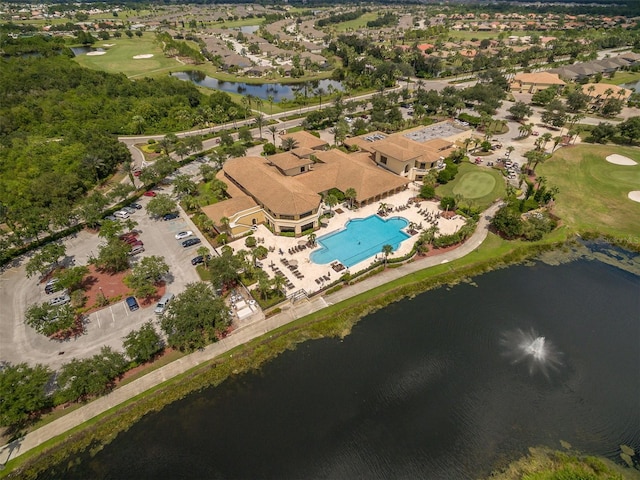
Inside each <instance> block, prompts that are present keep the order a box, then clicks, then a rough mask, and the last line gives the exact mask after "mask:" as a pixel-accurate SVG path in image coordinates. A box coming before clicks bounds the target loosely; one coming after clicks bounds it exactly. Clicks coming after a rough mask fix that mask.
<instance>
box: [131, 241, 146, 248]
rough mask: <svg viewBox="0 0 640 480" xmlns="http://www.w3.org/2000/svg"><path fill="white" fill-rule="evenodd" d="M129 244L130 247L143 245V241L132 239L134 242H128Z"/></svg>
mask: <svg viewBox="0 0 640 480" xmlns="http://www.w3.org/2000/svg"><path fill="white" fill-rule="evenodd" d="M129 245H131V247H132V248H136V247H142V246H144V243H143V242H142V240H134V242H133V243H130V244H129Z"/></svg>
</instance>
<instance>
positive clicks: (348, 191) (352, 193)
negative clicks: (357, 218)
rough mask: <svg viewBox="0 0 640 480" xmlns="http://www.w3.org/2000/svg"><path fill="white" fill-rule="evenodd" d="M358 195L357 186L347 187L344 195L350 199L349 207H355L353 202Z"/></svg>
mask: <svg viewBox="0 0 640 480" xmlns="http://www.w3.org/2000/svg"><path fill="white" fill-rule="evenodd" d="M357 196H358V194H357V192H356V189H355V188H347V189H346V190H345V192H344V197H345V198H346V199H347V200H349V207H350V208H353V202H354V200H355V199H356V197H357Z"/></svg>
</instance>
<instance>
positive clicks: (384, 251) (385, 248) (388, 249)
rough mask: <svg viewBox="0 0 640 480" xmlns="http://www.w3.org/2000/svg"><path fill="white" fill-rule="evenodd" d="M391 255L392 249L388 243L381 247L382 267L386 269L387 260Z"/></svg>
mask: <svg viewBox="0 0 640 480" xmlns="http://www.w3.org/2000/svg"><path fill="white" fill-rule="evenodd" d="M392 253H393V247H392V246H391V245H389V244H388V243H387V244H385V245H383V246H382V254H383V255H384V267H385V268H387V259H388V258H389V255H391V254H392Z"/></svg>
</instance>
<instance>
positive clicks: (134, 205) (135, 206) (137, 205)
mask: <svg viewBox="0 0 640 480" xmlns="http://www.w3.org/2000/svg"><path fill="white" fill-rule="evenodd" d="M129 206H130V207H131V208H135V209H136V210H141V209H142V205H140V204H139V203H135V202H134V203H130V204H129Z"/></svg>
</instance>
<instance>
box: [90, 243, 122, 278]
mask: <svg viewBox="0 0 640 480" xmlns="http://www.w3.org/2000/svg"><path fill="white" fill-rule="evenodd" d="M130 251H131V246H130V245H128V244H126V243H125V242H123V241H122V240H120V239H118V238H112V239H110V240H109V241H108V242H107V244H106V245H101V246H100V247H99V248H98V256H97V257H96V258H92V259H90V260H89V262H90V263H93V264H94V265H95V266H96V267H98V268H99V269H101V270H105V271H107V272H110V273H118V272H122V271H124V270H126V269H127V268H129V252H130Z"/></svg>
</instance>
